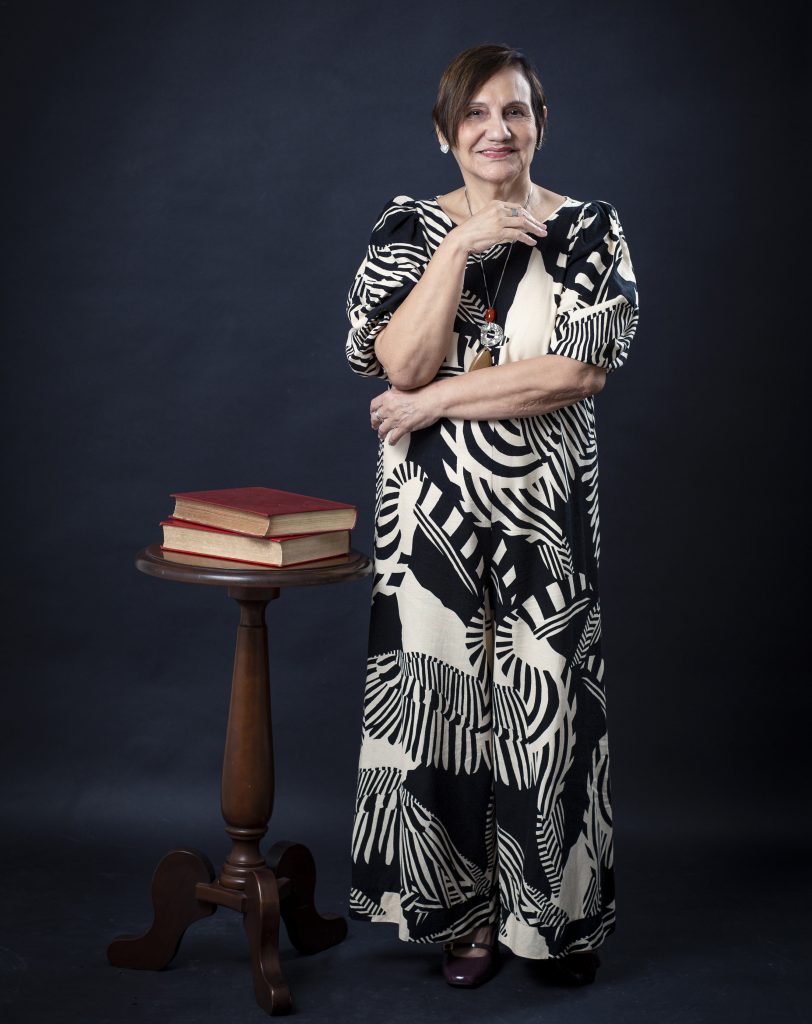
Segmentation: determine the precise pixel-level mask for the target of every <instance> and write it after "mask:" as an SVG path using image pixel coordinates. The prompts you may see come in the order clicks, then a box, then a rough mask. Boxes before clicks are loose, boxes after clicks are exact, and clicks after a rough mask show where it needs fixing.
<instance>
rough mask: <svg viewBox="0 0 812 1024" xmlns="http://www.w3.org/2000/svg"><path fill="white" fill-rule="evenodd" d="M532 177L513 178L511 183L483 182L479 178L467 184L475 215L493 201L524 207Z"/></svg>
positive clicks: (469, 199)
mask: <svg viewBox="0 0 812 1024" xmlns="http://www.w3.org/2000/svg"><path fill="white" fill-rule="evenodd" d="M531 184H532V183H531V181H530V176H529V175H527V176H523V177H521V178H513V179H512V180H511V181H483V180H482V179H481V178H477V179H475V180H474V181H471V182H467V181H466V182H465V185H464V188H465V189H466V190H467V192H468V201H469V202H470V204H471V209H472V210H473V212H474V213H476V212H477V210H481V209H482V207H483V206H485V204H486V203H489V202H491V201H492V200H493V199H501V200H502V202H504V203H517V204H518V205H519V206H524V204H525V203H526V202H527V196H528V193H529V192H530V188H531Z"/></svg>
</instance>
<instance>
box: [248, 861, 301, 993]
mask: <svg viewBox="0 0 812 1024" xmlns="http://www.w3.org/2000/svg"><path fill="white" fill-rule="evenodd" d="M243 924H244V925H245V932H246V935H247V936H248V945H249V947H250V949H251V970H252V971H253V975H254V995H255V996H256V999H257V1002H258V1003H259V1005H260V1006H261V1007H262V1009H263V1010H265V1011H266V1012H267V1013H289V1012H290V1010H291V1008H292V1005H293V1004H292V1001H291V997H290V989H289V988H288V985H287V982H286V981H285V979H284V977H283V976H282V968H281V967H280V965H279V889H278V887H277V884H276V878H275V877H274V874H273V872H272V871H269V870H268V869H267V868H260V869H259V870H258V871H251V872H250V873H249V874H248V877H247V878H246V880H245V916H244V918H243Z"/></svg>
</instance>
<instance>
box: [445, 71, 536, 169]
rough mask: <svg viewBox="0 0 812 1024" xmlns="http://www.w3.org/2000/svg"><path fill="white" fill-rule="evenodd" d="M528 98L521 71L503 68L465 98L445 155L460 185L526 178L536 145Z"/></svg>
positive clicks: (534, 124) (528, 93)
mask: <svg viewBox="0 0 812 1024" xmlns="http://www.w3.org/2000/svg"><path fill="white" fill-rule="evenodd" d="M531 95H532V94H531V91H530V83H529V82H528V81H527V79H526V78H525V77H524V75H523V74H522V72H521V71H520V70H519V69H518V68H505V69H504V70H502V71H499V72H497V74H495V75H494V76H493V77H492V78H489V79H488V81H487V82H485V84H484V85H483V86H481V87H480V88H479V89H478V90H477V92H476V93H475V94H474V95H473V96H472V97H471V99H470V100H469V102H468V105H467V106H466V108H465V114H464V116H463V119H462V123H461V124H460V128H459V133H458V135H457V145H456V146H455V147H454V148H452V150H451V152H452V153H453V154H454V157H455V158H456V160H457V163H458V164H459V166H460V170H461V171H462V172H463V177H465V179H466V180H468V179H469V177H475V178H481V179H483V180H484V181H488V182H491V183H494V184H507V183H509V182H511V181H513V180H515V179H516V178H520V177H522V176H526V177H529V172H530V164H531V162H532V160H533V155H534V153H535V151H536V142H537V133H536V122H535V118H534V117H533V108H532V106H531V104H530V101H531ZM545 113H546V111H545Z"/></svg>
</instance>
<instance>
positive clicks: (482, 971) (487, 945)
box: [443, 940, 499, 988]
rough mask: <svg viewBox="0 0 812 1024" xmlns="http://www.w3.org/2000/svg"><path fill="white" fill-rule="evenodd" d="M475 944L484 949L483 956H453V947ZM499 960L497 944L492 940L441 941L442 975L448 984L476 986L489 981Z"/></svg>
mask: <svg viewBox="0 0 812 1024" xmlns="http://www.w3.org/2000/svg"><path fill="white" fill-rule="evenodd" d="M455 946H456V947H457V948H460V947H465V948H467V947H469V946H476V947H478V948H479V949H485V950H487V952H486V953H485V955H484V956H454V947H455ZM498 962H499V944H498V943H497V942H496V941H495V940H494V942H492V943H491V942H445V943H443V977H444V978H445V980H446V981H447V982H448V984H449V985H457V986H459V987H460V988H476V986H477V985H482V984H483V983H484V982H486V981H489V980H490V979H491V978H492V977H493V976H494V974H495V973H496V969H497V966H498Z"/></svg>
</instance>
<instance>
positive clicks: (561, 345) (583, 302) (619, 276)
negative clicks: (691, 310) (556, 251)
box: [548, 200, 638, 373]
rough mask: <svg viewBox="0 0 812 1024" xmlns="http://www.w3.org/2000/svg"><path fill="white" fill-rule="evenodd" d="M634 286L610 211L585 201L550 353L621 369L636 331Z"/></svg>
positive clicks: (598, 203)
mask: <svg viewBox="0 0 812 1024" xmlns="http://www.w3.org/2000/svg"><path fill="white" fill-rule="evenodd" d="M637 320H638V301H637V282H636V279H635V276H634V271H633V269H632V264H631V259H630V257H629V247H628V244H627V242H626V238H625V235H624V234H623V228H622V227H621V224H620V220H619V218H618V215H617V211H616V210H615V208H614V207H613V206H612V205H611V204H610V203H607V202H604V201H603V200H596V201H594V202H589V203H584V208H583V210H582V211H581V215H580V217H579V218H578V220H577V221H576V222H575V224H574V227H573V240H572V243H571V245H570V248H569V251H568V253H567V255H566V265H565V269H564V274H563V283H562V285H561V287H560V292H559V294H558V296H557V309H556V315H555V322H554V324H553V333H552V337H551V339H550V347H549V350H548V351H549V352H550V353H553V354H555V355H561V356H569V357H570V358H571V359H580V360H581V361H582V362H585V363H592V364H593V365H595V366H602V367H604V368H605V369H606V370H607V372H609V373H611V372H613V371H614V370H617V369H618V367H620V366H622V365H623V363H624V362H625V361H626V358H627V356H628V353H629V345H630V344H631V340H632V338H633V337H634V333H635V331H636V329H637Z"/></svg>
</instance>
